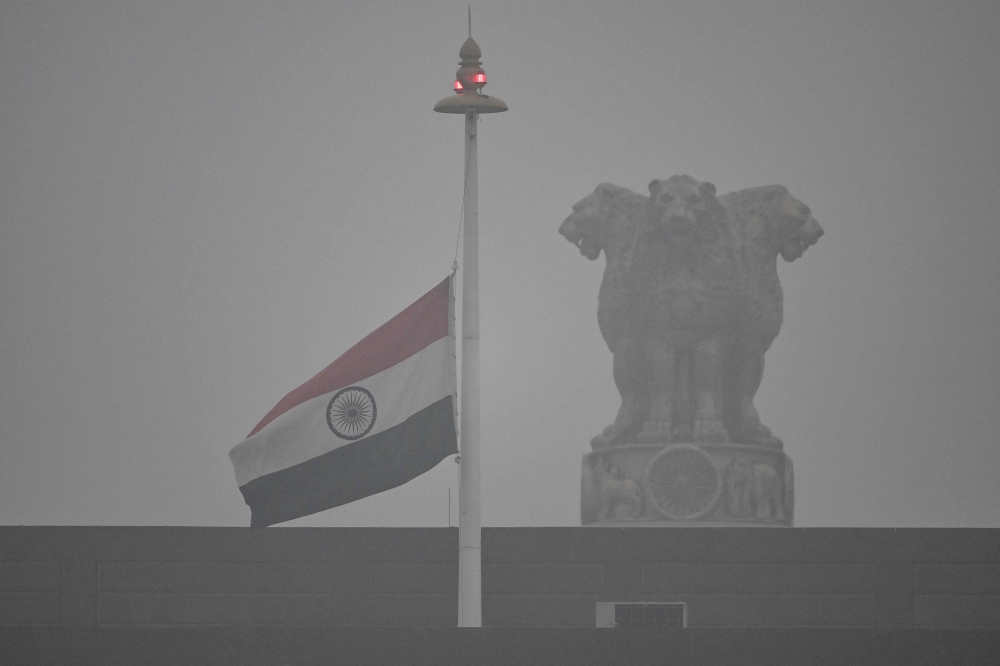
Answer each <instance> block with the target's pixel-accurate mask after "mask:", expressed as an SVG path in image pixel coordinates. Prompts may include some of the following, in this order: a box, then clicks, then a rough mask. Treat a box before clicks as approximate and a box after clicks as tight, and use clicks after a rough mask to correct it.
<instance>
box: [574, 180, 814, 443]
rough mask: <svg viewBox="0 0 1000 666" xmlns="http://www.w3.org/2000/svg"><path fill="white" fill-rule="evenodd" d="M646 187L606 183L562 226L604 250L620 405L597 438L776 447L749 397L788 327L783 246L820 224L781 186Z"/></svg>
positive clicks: (797, 247)
mask: <svg viewBox="0 0 1000 666" xmlns="http://www.w3.org/2000/svg"><path fill="white" fill-rule="evenodd" d="M649 189H650V196H649V197H644V196H642V195H640V194H637V193H635V192H633V191H631V190H628V189H626V188H622V187H618V186H616V185H611V184H608V183H604V184H602V185H599V186H598V187H597V188H596V189H595V190H594V192H593V193H591V194H590V195H588V196H587V197H584V198H583V199H581V200H580V201H579V202H577V204H576V205H574V206H573V214H571V215H570V216H569V217H568V218H566V220H565V221H564V222H563V224H562V226H561V227H560V228H559V232H560V233H561V234H562V235H563V236H565V237H566V238H567V240H569V241H570V242H572V243H573V244H574V245H575V246H576V247H577V248H579V250H580V252H581V254H583V255H584V256H586V257H588V258H589V259H596V258H597V257H598V256H599V254H600V253H601V251H604V254H605V257H606V260H607V263H606V266H605V271H604V279H603V281H602V283H601V289H600V293H599V296H598V324H599V326H600V329H601V333H602V335H603V336H604V339H605V341H606V342H607V344H608V347H609V348H610V349H611V351H612V354H613V355H614V378H615V384H616V386H617V387H618V390H619V393H620V394H621V396H622V404H621V407H620V409H619V411H618V414H617V416H616V418H615V422H614V423H613V424H612V425H610V426H608V427H607V428H605V429H604V432H603V433H602V434H601V435H598V436H597V437H595V438H594V439H593V440H592V442H591V443H592V445H593V446H594V447H595V448H600V447H604V446H610V445H613V444H616V443H620V442H624V441H634V440H636V439H639V440H642V441H649V442H664V443H669V442H679V441H695V442H698V441H703V442H709V441H716V442H719V441H726V440H727V438H728V439H731V440H733V441H736V442H739V443H746V444H756V445H761V446H769V447H774V448H781V441H780V440H779V439H778V438H777V437H774V436H773V435H772V434H771V432H770V430H769V429H768V428H766V427H765V426H763V425H762V424H761V423H760V419H759V417H758V415H757V411H756V409H755V408H754V405H753V399H754V396H755V394H756V392H757V389H758V388H759V386H760V381H761V378H762V376H763V368H764V354H765V353H766V351H767V350H768V349H769V348H770V346H771V343H772V342H773V341H774V338H775V337H776V336H777V334H778V332H779V330H780V329H781V322H782V307H783V306H782V292H781V285H780V283H779V281H778V272H777V257H778V255H781V256H782V257H783V258H784V259H785V260H786V261H794V260H795V259H797V258H799V257H800V256H802V253H803V252H804V251H805V250H806V249H807V248H808V247H809V246H811V245H813V244H814V243H816V241H817V240H819V237H820V236H822V235H823V229H822V228H821V227H820V226H819V224H818V223H817V222H816V220H815V219H814V218H813V217H812V214H811V211H810V210H809V208H808V206H806V205H805V204H803V203H802V202H801V201H798V200H797V199H795V198H794V197H792V196H791V195H790V194H789V192H788V190H787V189H785V188H784V187H782V186H780V185H771V186H766V187H755V188H750V189H747V190H741V191H739V192H733V193H730V194H726V195H723V196H721V197H716V195H715V187H714V186H713V185H712V184H711V183H704V182H699V181H697V180H695V179H693V178H691V177H690V176H673V177H672V178H669V179H667V180H654V181H653V182H651V183H650V187H649ZM727 435H728V437H727Z"/></svg>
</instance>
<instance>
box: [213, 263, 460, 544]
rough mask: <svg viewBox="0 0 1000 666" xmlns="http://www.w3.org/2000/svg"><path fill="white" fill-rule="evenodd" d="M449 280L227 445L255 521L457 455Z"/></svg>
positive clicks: (375, 488) (403, 477) (293, 514)
mask: <svg viewBox="0 0 1000 666" xmlns="http://www.w3.org/2000/svg"><path fill="white" fill-rule="evenodd" d="M451 280H452V278H450V277H449V278H447V279H445V280H444V282H442V283H441V284H439V285H438V286H437V287H435V288H434V289H432V290H431V291H429V292H427V293H426V294H424V296H422V297H421V298H420V299H419V300H418V301H416V302H415V303H413V305H411V306H410V307H408V308H406V309H405V310H403V311H402V312H400V313H399V314H398V315H396V316H395V317H393V318H392V319H391V320H389V321H388V322H386V323H385V324H384V325H382V326H381V327H380V328H379V329H377V330H376V331H374V332H373V333H370V334H369V335H368V336H367V337H365V338H364V339H363V340H362V341H361V342H359V343H358V344H356V345H354V346H353V347H351V349H349V350H348V351H347V352H346V353H345V354H344V355H343V356H341V357H340V358H338V359H337V360H336V361H334V362H333V363H331V364H330V365H329V366H327V367H326V368H324V369H323V370H322V371H321V372H320V373H319V374H317V375H316V376H315V377H313V378H312V379H310V380H309V381H307V382H306V383H305V384H303V385H302V386H300V387H298V388H297V389H295V390H294V391H292V392H291V393H289V394H288V395H286V396H285V397H284V398H282V399H281V401H280V402H278V404H277V405H275V406H274V408H273V409H272V410H271V411H270V412H268V414H267V416H265V417H264V418H263V420H261V422H260V423H258V424H257V427H255V428H254V429H253V430H252V431H251V432H250V434H249V435H247V438H246V439H245V440H243V441H242V442H240V443H239V444H237V445H236V446H235V447H234V448H233V449H232V450H231V451H230V452H229V458H230V459H231V460H232V462H233V467H234V468H235V470H236V482H237V484H238V485H239V487H240V491H241V492H242V493H243V498H244V499H245V500H246V503H247V504H248V505H249V506H250V510H251V518H250V526H251V527H264V526H267V525H273V524H275V523H280V522H284V521H286V520H291V519H292V518H298V517H300V516H306V515H309V514H311V513H316V512H317V511H323V510H324V509H329V508H332V507H335V506H340V505H341V504H346V503H348V502H353V501H354V500H357V499H361V498H362V497H367V496H368V495H374V494H375V493H379V492H382V491H383V490H389V489H390V488H395V487H396V486H399V485H402V484H404V483H406V482H407V481H409V480H410V479H413V478H415V477H417V476H419V475H420V474H423V473H424V472H426V471H427V470H429V469H431V468H432V467H434V466H435V465H437V464H438V463H439V462H441V460H442V459H444V458H445V457H447V456H449V455H452V454H454V453H457V435H456V430H455V393H456V378H455V338H454V333H453V329H452V327H451V323H452V303H453V301H452V289H451Z"/></svg>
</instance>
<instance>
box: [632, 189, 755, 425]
mask: <svg viewBox="0 0 1000 666" xmlns="http://www.w3.org/2000/svg"><path fill="white" fill-rule="evenodd" d="M649 192H650V196H649V199H648V201H647V202H646V207H645V210H644V212H643V220H642V223H641V228H640V231H639V235H638V243H637V245H636V256H635V260H634V264H633V267H632V270H631V271H630V274H629V301H630V303H629V304H630V308H631V318H632V326H633V327H634V331H635V334H636V336H637V337H638V339H639V341H640V343H641V348H642V365H644V366H647V367H648V372H649V379H650V381H649V393H650V397H649V413H648V416H647V418H646V420H645V423H644V424H643V426H642V428H641V430H640V432H639V439H640V440H642V441H649V442H664V443H670V442H672V441H673V442H677V441H696V442H699V441H704V442H711V441H715V442H723V441H727V435H726V432H725V429H724V427H723V424H722V419H721V413H720V411H719V405H720V404H721V384H720V381H721V373H720V370H721V366H720V362H721V347H722V343H723V338H724V334H725V332H726V330H727V329H728V328H729V327H730V326H731V324H732V322H733V321H735V317H736V309H737V293H738V285H737V278H738V276H737V266H736V263H735V260H734V258H733V256H732V251H733V247H732V242H731V239H730V233H729V226H728V220H727V216H726V211H725V209H724V208H723V207H722V204H721V203H719V200H718V199H717V198H716V196H715V186H714V185H712V184H711V183H705V182H699V181H697V180H695V179H694V178H691V177H690V176H673V177H671V178H669V179H667V180H654V181H652V182H651V183H650V184H649Z"/></svg>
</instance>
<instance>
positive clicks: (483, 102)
mask: <svg viewBox="0 0 1000 666" xmlns="http://www.w3.org/2000/svg"><path fill="white" fill-rule="evenodd" d="M458 57H459V58H461V60H460V61H459V63H458V64H459V67H458V71H457V72H455V83H454V89H455V93H456V94H454V95H451V96H449V97H445V98H444V99H442V100H440V101H439V102H438V103H437V104H435V105H434V110H435V111H437V112H438V113H467V112H469V111H475V112H476V113H499V112H501V111H506V110H507V104H506V102H504V101H503V100H502V99H500V98H499V97H494V96H492V95H484V94H483V93H482V90H483V86H485V85H486V72H485V71H484V70H483V67H482V65H483V63H482V62H481V61H480V60H479V59H480V58H482V57H483V52H482V51H480V50H479V45H478V44H476V40H474V39H473V38H472V37H469V38H468V39H467V40H465V43H464V44H462V48H461V49H459V51H458Z"/></svg>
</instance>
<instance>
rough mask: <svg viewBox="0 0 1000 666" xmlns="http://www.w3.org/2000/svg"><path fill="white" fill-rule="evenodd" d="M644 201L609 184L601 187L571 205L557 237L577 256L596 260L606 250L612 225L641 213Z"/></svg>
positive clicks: (610, 238) (637, 195) (643, 198)
mask: <svg viewBox="0 0 1000 666" xmlns="http://www.w3.org/2000/svg"><path fill="white" fill-rule="evenodd" d="M644 202H645V197H643V196H641V195H639V194H636V193H635V192H633V191H632V190H629V189H627V188H624V187H619V186H617V185H612V184H611V183H601V184H600V185H598V186H597V188H596V189H595V190H594V191H593V192H591V193H590V194H588V195H587V196H585V197H584V198H582V199H580V200H579V201H577V202H576V203H575V204H573V213H572V214H571V215H570V216H569V217H567V218H566V219H565V220H564V221H563V223H562V225H560V227H559V233H560V234H562V235H563V236H565V237H566V240H568V241H569V242H570V243H572V244H573V245H575V246H577V248H579V250H580V254H582V255H583V256H585V257H587V258H588V259H591V260H593V259H597V257H598V256H599V255H600V254H601V250H605V252H607V250H608V249H609V244H610V243H611V242H612V236H613V234H614V232H615V228H614V227H615V225H618V224H621V223H623V222H627V221H628V219H629V218H631V217H635V214H636V213H637V211H639V210H641V207H642V205H643V203H644Z"/></svg>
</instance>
